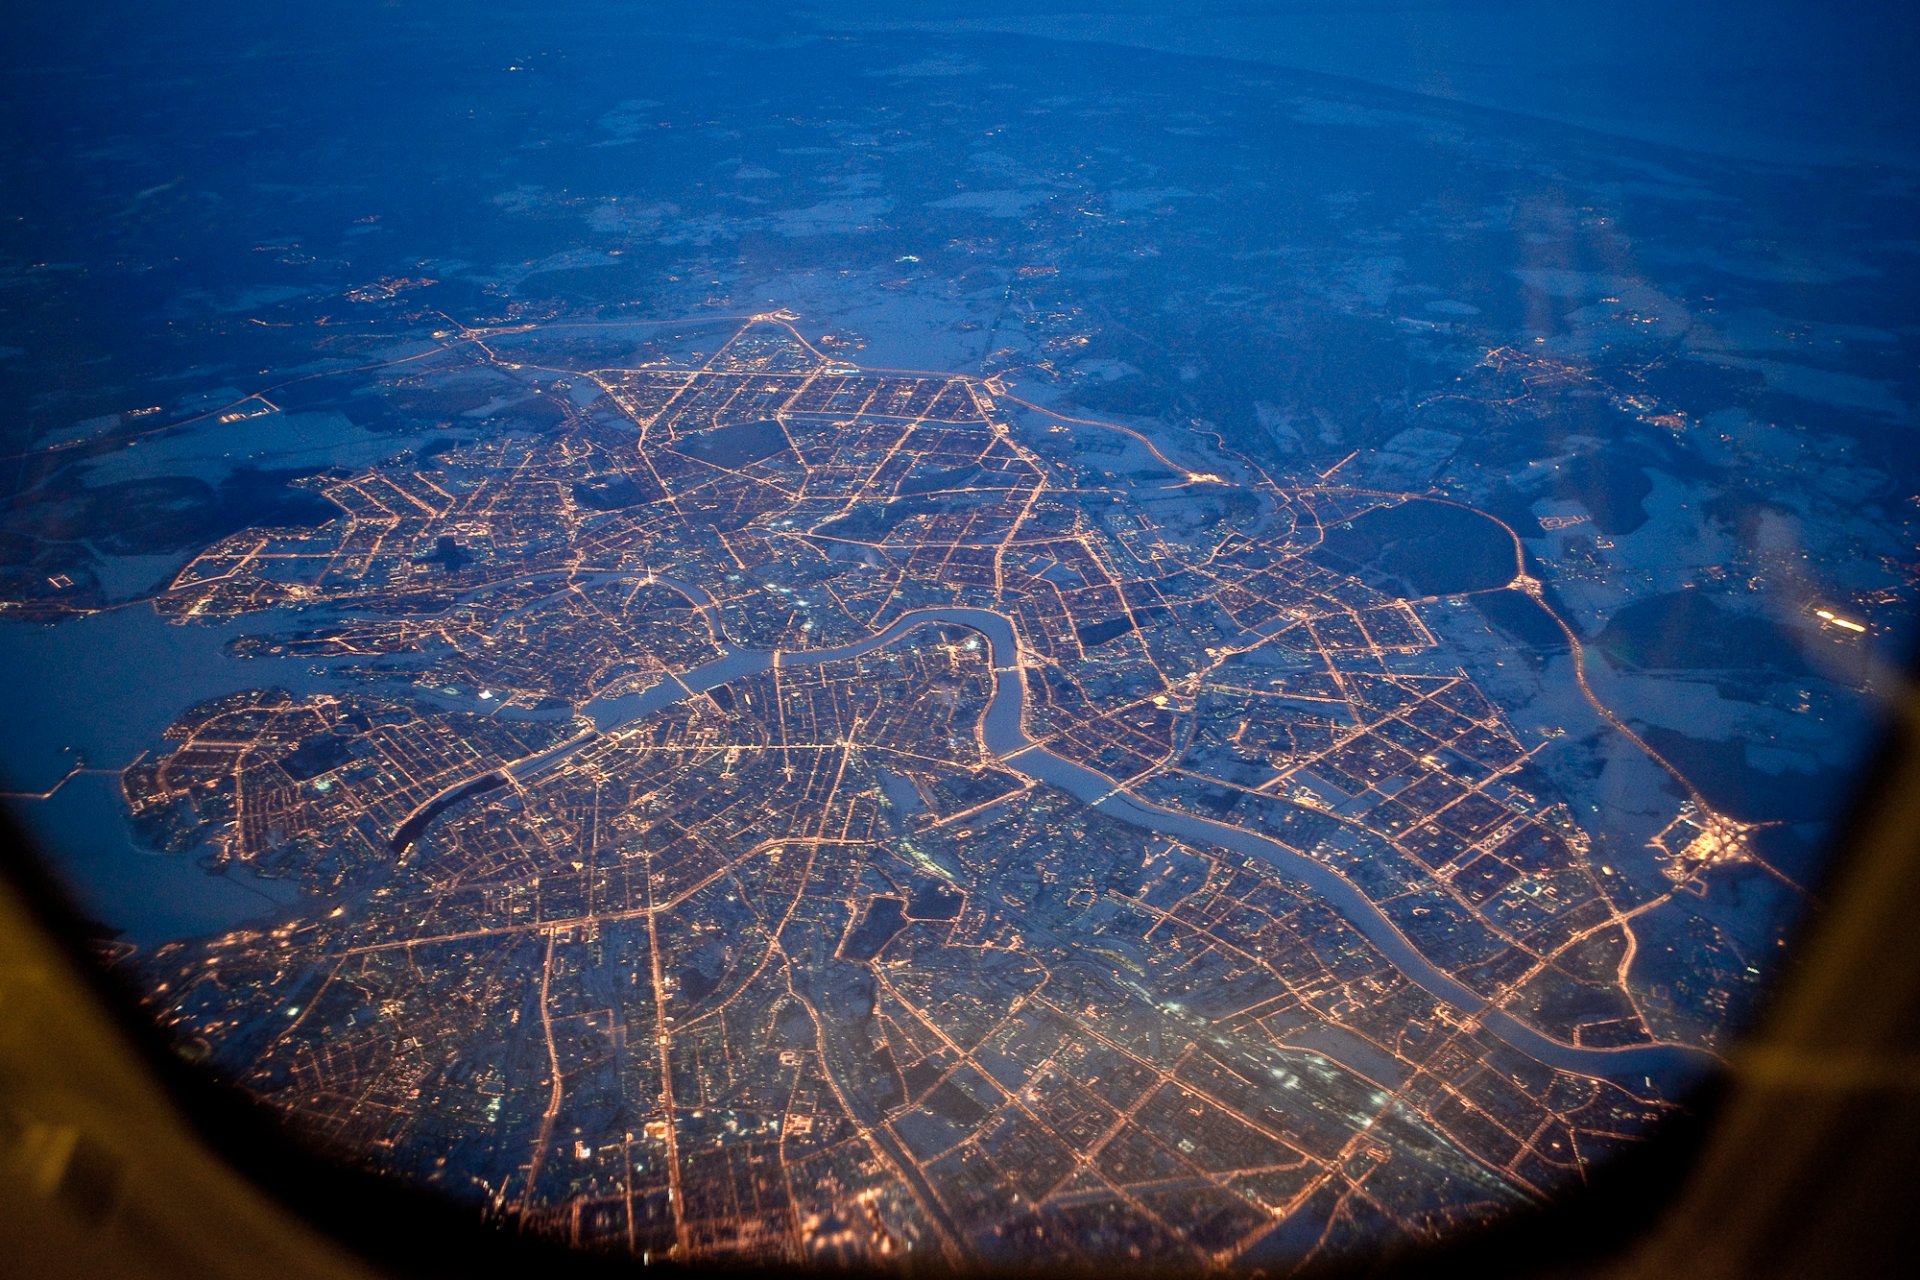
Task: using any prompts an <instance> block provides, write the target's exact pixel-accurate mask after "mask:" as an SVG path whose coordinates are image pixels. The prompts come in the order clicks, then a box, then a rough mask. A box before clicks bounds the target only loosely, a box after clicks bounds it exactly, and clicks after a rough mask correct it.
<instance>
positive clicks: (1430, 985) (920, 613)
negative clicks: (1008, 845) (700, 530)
mask: <svg viewBox="0 0 1920 1280" xmlns="http://www.w3.org/2000/svg"><path fill="white" fill-rule="evenodd" d="M933 625H947V626H957V627H963V628H965V629H967V630H969V631H973V632H975V633H977V634H978V635H980V636H981V637H982V638H983V639H985V640H986V642H987V646H988V648H989V650H990V653H991V657H992V663H993V672H994V690H993V696H992V699H991V700H990V702H989V703H988V705H987V711H986V716H985V724H984V740H985V743H986V746H987V749H988V750H989V751H991V752H992V753H993V754H994V755H995V756H997V757H998V758H999V760H1000V762H1001V763H1002V764H1003V765H1005V766H1006V767H1007V768H1009V769H1011V770H1013V771H1014V772H1017V773H1020V774H1024V775H1026V776H1028V777H1031V778H1035V779H1038V780H1039V781H1041V782H1044V783H1046V784H1048V785H1049V786H1053V787H1057V788H1058V789H1060V790H1061V791H1064V792H1066V793H1067V794H1068V795H1071V796H1073V797H1074V798H1075V799H1078V800H1080V801H1082V802H1084V803H1086V804H1089V805H1092V806H1093V807H1095V808H1097V809H1099V810H1100V811H1101V812H1102V813H1104V814H1106V815H1107V816H1109V817H1112V818H1117V819H1119V820H1120V821H1122V822H1125V823H1128V824H1129V825H1131V826H1136V827H1140V828H1143V829H1145V830H1148V831H1152V832H1155V833H1156V834H1159V835H1164V836H1168V837H1171V838H1174V839H1177V840H1184V841H1187V842H1189V843H1194V844H1203V845H1204V844H1212V845H1219V846H1224V847H1225V848H1229V849H1232V850H1234V851H1236V852H1239V853H1244V854H1247V855H1249V856H1252V857H1256V858H1260V859H1262V860H1263V861H1265V862H1267V863H1269V864H1271V865H1272V866H1274V867H1275V868H1276V869H1277V870H1279V871H1281V872H1282V873H1284V874H1286V875H1287V876H1289V877H1290V878H1292V879H1293V880H1295V881H1298V882H1301V883H1304V884H1306V885H1307V886H1309V887H1310V888H1312V889H1313V890H1314V891H1315V892H1316V893H1318V894H1319V895H1320V896H1321V897H1322V898H1323V899H1325V900H1326V901H1327V902H1329V903H1330V904H1331V905H1332V906H1333V907H1334V908H1335V909H1336V910H1337V911H1339V912H1340V914H1341V915H1342V916H1344V917H1345V918H1346V919H1347V920H1348V921H1349V922H1350V923H1351V924H1352V925H1353V926H1354V927H1355V928H1356V929H1358V930H1359V931H1360V932H1361V933H1362V934H1364V935H1365V936H1366V938H1367V939H1368V940H1369V941H1371V942H1372V943H1373V944H1374V946H1376V947H1378V948H1379V949H1380V951H1381V952H1382V953H1383V954H1384V955H1385V956H1386V957H1387V959H1388V960H1389V961H1391V962H1392V963H1393V965H1394V966H1395V967H1396V968H1397V969H1399V970H1400V972H1401V973H1403V974H1405V975H1406V976H1407V977H1408V978H1409V979H1410V980H1412V981H1413V982H1414V983H1416V984H1418V985H1419V986H1420V987H1422V988H1424V989H1425V990H1426V991H1428V992H1429V993H1430V994H1432V995H1434V996H1436V997H1438V998H1439V999H1441V1000H1444V1001H1446V1002H1447V1003H1448V1004H1450V1005H1453V1006H1454V1007H1456V1008H1458V1009H1461V1010H1464V1011H1466V1012H1468V1013H1469V1014H1471V1015H1472V1016H1474V1017H1475V1018H1477V1019H1478V1020H1479V1022H1480V1024H1481V1025H1482V1026H1484V1027H1485V1028H1486V1029H1487V1030H1488V1031H1490V1032H1492V1033H1493V1034H1494V1035H1496V1036H1498V1037H1499V1038H1500V1039H1501V1040H1503V1041H1505V1042H1506V1043H1507V1044H1509V1045H1511V1046H1512V1047H1514V1048H1515V1049H1518V1050H1520V1051H1521V1052H1522V1053H1525V1054H1527V1055H1528V1056H1530V1057H1533V1058H1535V1059H1537V1060H1539V1061H1540V1062H1543V1063H1546V1064H1547V1065H1548V1066H1552V1067H1558V1068H1560V1069H1561V1070H1564V1071H1571V1072H1575V1073H1579V1074H1584V1075H1600V1076H1608V1077H1616V1078H1631V1077H1632V1076H1635V1075H1642V1076H1646V1077H1647V1078H1649V1079H1651V1080H1653V1081H1655V1082H1657V1083H1659V1084H1660V1085H1661V1087H1662V1089H1663V1090H1664V1091H1665V1092H1666V1093H1667V1094H1668V1096H1673V1095H1675V1094H1676V1093H1678V1092H1679V1091H1680V1090H1682V1089H1684V1088H1685V1087H1686V1086H1687V1085H1688V1084H1690V1083H1693V1082H1696V1081H1698V1080H1699V1078H1700V1076H1701V1075H1702V1073H1703V1072H1705V1071H1707V1070H1709V1069H1711V1068H1712V1067H1713V1066H1714V1064H1715V1063H1716V1062H1717V1059H1716V1058H1715V1057H1714V1056H1713V1055H1712V1054H1710V1053H1708V1052H1706V1051H1705V1050H1700V1049H1693V1048H1689V1047H1686V1046H1681V1045H1668V1044H1658V1045H1628V1046H1623V1047H1619V1048H1606V1049H1602V1048H1583V1047H1581V1046H1578V1045H1570V1044H1566V1043H1564V1042H1562V1041H1559V1040H1555V1039H1552V1038H1551V1037H1549V1036H1547V1035H1544V1034H1542V1033H1541V1032H1540V1031H1538V1030H1536V1029H1535V1028H1533V1027H1530V1026H1528V1025H1527V1024H1526V1023H1524V1022H1521V1021H1520V1020H1519V1019H1518V1018H1515V1017H1514V1016H1513V1015H1511V1014H1509V1013H1506V1012H1504V1011H1503V1010H1499V1009H1493V1008H1489V1007H1488V1006H1487V1002H1486V1000H1485V998H1484V997H1482V996H1480V995H1478V994H1477V993H1475V992H1474V991H1472V990H1471V989H1469V988H1468V987H1467V986H1466V985H1465V984H1463V983H1461V982H1460V981H1458V980H1457V979H1455V978H1454V977H1452V976H1451V975H1449V974H1447V973H1446V972H1444V971H1443V970H1441V969H1440V968H1439V967H1438V966H1436V965H1434V964H1433V963H1432V962H1431V961H1430V960H1428V959H1427V958H1426V956H1424V955H1423V954H1421V952H1420V950H1419V949H1418V948H1417V947H1416V946H1414V944H1413V942H1412V941H1411V940H1410V939H1409V938H1408V937H1407V936H1406V935H1405V934H1404V933H1402V932H1401V931H1400V929H1399V927H1398V926H1397V925H1395V924H1394V923H1393V921H1392V920H1391V919H1390V918H1389V917H1388V916H1387V915H1386V914H1385V913H1384V912H1382V911H1381V910H1380V908H1379V907H1377V906H1375V905H1374V903H1373V902H1372V901H1370V900H1369V899H1368V898H1367V897H1366V895H1365V894H1363V893H1362V892H1361V891H1360V890H1359V888H1358V887H1357V886H1355V885H1354V884H1353V882H1352V881H1350V880H1348V879H1346V878H1345V877H1344V876H1341V875H1340V874H1339V873H1337V872H1335V871H1333V870H1331V869H1330V868H1328V867H1325V866H1322V865H1321V864H1319V863H1317V862H1315V861H1313V860H1312V859H1311V858H1308V857H1307V856H1306V855H1304V854H1302V853H1300V852H1299V851H1298V850H1296V849H1291V848H1288V847H1287V846H1286V845H1284V844H1281V843H1280V842H1279V841H1277V840H1272V839H1269V838H1267V837H1266V836H1263V835H1260V834H1258V833H1256V832H1252V831H1248V830H1246V829H1244V828H1241V827H1235V826H1231V825H1229V824H1227V823H1224V822H1215V821H1213V820H1211V819H1208V818H1201V817H1197V816H1195V815H1193V814H1189V813H1182V812H1180V811H1178V810H1174V809H1166V808H1162V807H1160V806H1159V805H1155V804H1149V803H1147V802H1146V801H1143V800H1140V799H1138V798H1137V797H1135V796H1133V795H1131V794H1129V793H1127V792H1126V791H1124V790H1123V789H1122V787H1121V785H1120V784H1119V783H1117V782H1115V781H1114V780H1113V779H1112V778H1109V777H1107V776H1106V775H1105V774H1103V773H1100V772H1098V771H1097V770H1094V769H1089V768H1087V767H1086V766H1085V765H1081V764H1076V763H1075V762H1073V761H1071V760H1068V759H1066V758H1065V757H1063V756H1060V755H1056V754H1054V753H1053V752H1051V751H1049V750H1047V749H1046V748H1045V747H1043V746H1041V745H1039V744H1038V743H1036V742H1035V741H1034V740H1033V738H1032V737H1030V736H1029V735H1028V733H1027V731H1026V728H1025V723H1024V721H1025V712H1026V682H1025V681H1024V680H1023V679H1021V678H1020V674H1021V672H1022V670H1023V669H1024V667H1023V664H1022V662H1021V658H1020V645H1019V641H1018V639H1017V638H1016V636H1015V634H1014V630H1013V624H1012V623H1011V622H1009V621H1008V620H1007V619H1006V618H1005V617H1003V616H1002V615H1000V614H998V613H994V612H992V611H991V610H987V609H972V608H965V607H960V606H951V607H944V608H930V609H916V610H914V611H912V612H910V613H907V614H904V615H902V616H901V617H900V618H898V619H896V620H895V621H894V622H893V623H892V625H890V626H888V627H886V628H885V629H884V630H882V631H879V632H877V633H875V634H874V635H872V636H869V637H868V638H867V639H865V640H860V641H856V642H854V643H852V644H847V645H841V646H839V647H837V648H832V649H815V650H807V651H794V652H782V653H777V654H776V653H762V652H754V651H751V650H736V651H734V652H732V653H729V654H727V655H726V656H725V657H722V658H717V659H715V660H714V661H712V662H709V663H706V664H704V665H702V666H699V667H696V668H694V669H693V670H691V671H687V672H685V673H683V674H681V675H679V676H668V677H667V678H666V679H665V680H663V681H661V682H660V683H659V684H657V685H655V686H653V687H652V688H651V689H647V690H645V691H644V692H640V693H629V694H624V695H621V696H618V697H602V698H596V699H594V700H593V701H592V702H590V703H588V704H587V706H586V708H585V711H586V714H587V715H588V716H590V717H591V718H592V719H593V721H594V723H595V725H596V726H598V727H599V728H600V730H601V731H602V732H608V731H612V730H615V729H618V728H621V727H624V726H626V725H629V724H632V723H634V722H636V721H639V720H641V719H644V718H645V717H647V716H649V715H652V714H653V713H655V712H657V711H660V710H663V709H665V708H666V707H669V706H672V705H674V704H675V703H679V702H683V701H685V700H687V699H689V698H693V697H697V696H699V695H701V694H704V693H706V692H707V691H709V690H711V689H716V688H719V687H720V686H721V685H724V684H727V683H729V682H731V681H734V680H738V679H740V678H742V677H744V676H750V675H756V674H758V673H760V672H764V671H769V670H772V669H773V668H774V667H776V666H779V667H797V666H814V665H817V664H820V663H824V662H834V661H839V660H842V659H847V658H856V657H859V656H860V655H862V654H866V653H871V652H872V651H874V650H875V649H879V648H882V647H883V646H885V645H888V644H892V643H893V642H895V641H896V640H899V639H900V638H901V637H903V636H905V635H907V634H908V633H909V632H912V631H914V630H917V629H918V628H920V627H925V626H933ZM1004 676H1012V677H1014V678H1013V679H1003V678H1002V677H1004ZM583 745H585V739H577V740H575V741H574V742H573V743H569V744H564V746H565V747H566V749H565V750H561V751H556V752H555V753H552V754H549V755H547V756H545V757H544V758H542V759H541V761H540V764H541V765H542V766H543V767H544V766H546V765H550V764H553V763H556V762H557V761H558V760H560V759H563V758H564V757H565V756H566V755H568V754H571V752H572V751H574V750H578V749H579V747H580V746H583Z"/></svg>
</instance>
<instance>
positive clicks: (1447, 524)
mask: <svg viewBox="0 0 1920 1280" xmlns="http://www.w3.org/2000/svg"><path fill="white" fill-rule="evenodd" d="M1312 558H1313V559H1314V560H1316V561H1318V562H1319V563H1320V564H1323V565H1325V566H1326V567H1327V568H1329V569H1335V570H1338V571H1339V572H1341V573H1351V574H1355V575H1356V576H1358V577H1360V578H1362V579H1364V580H1366V581H1368V582H1370V583H1373V584H1374V585H1375V586H1380V587H1384V588H1386V589H1389V590H1392V589H1395V588H1394V586H1393V583H1394V582H1396V581H1397V582H1398V583H1400V584H1403V585H1404V590H1403V591H1401V594H1405V595H1408V596H1415V597H1417V596H1444V595H1454V594H1457V593H1459V592H1462V591H1491V590H1493V589H1494V588H1497V587H1503V586H1505V585H1506V584H1507V583H1509V582H1511V581H1512V580H1513V575H1514V558H1513V539H1512V538H1510V537H1509V536H1508V535H1507V531H1506V530H1505V529H1502V528H1501V527H1500V525H1499V524H1498V523H1496V522H1495V521H1493V520H1491V519H1489V518H1488V517H1486V516H1483V515H1481V514H1480V513H1479V512H1477V511H1472V510H1469V509H1468V508H1466V507H1457V506H1454V505H1452V504H1451V503H1445V502H1431V501H1428V500H1426V499H1424V498H1412V499H1409V500H1408V501H1406V502H1403V503H1400V504H1399V505H1397V506H1392V507H1377V508H1375V509H1374V510H1371V511H1367V512H1363V513H1362V514H1360V515H1358V516H1355V517H1354V518H1353V519H1351V520H1345V521H1342V522H1341V523H1339V524H1334V525H1329V526H1327V530H1326V538H1325V540H1324V541H1322V542H1321V544H1320V546H1319V548H1318V549H1317V550H1315V551H1314V553H1313V557H1312Z"/></svg>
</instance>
